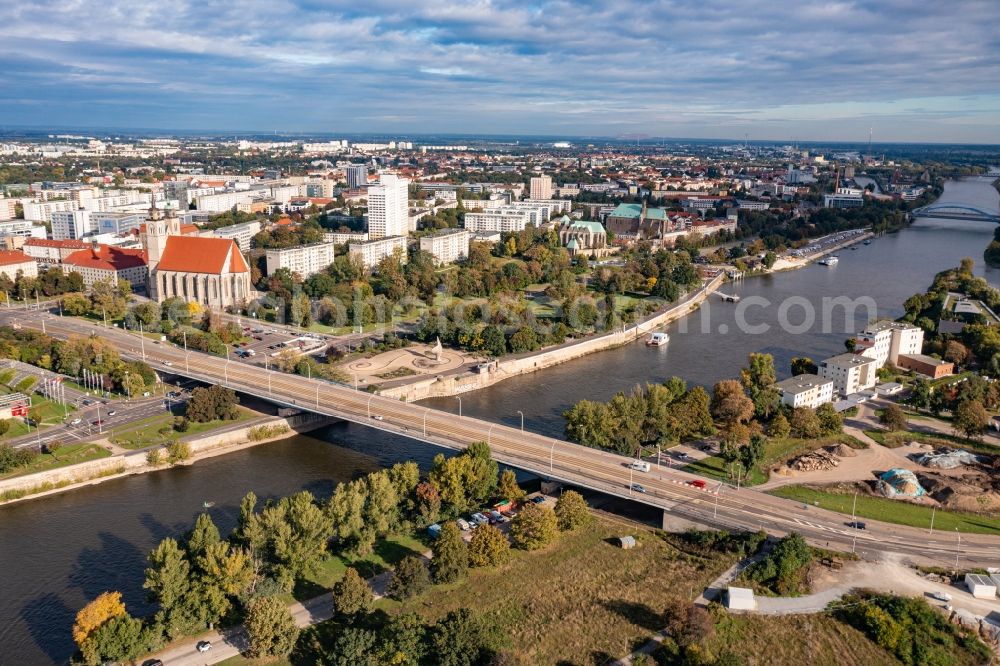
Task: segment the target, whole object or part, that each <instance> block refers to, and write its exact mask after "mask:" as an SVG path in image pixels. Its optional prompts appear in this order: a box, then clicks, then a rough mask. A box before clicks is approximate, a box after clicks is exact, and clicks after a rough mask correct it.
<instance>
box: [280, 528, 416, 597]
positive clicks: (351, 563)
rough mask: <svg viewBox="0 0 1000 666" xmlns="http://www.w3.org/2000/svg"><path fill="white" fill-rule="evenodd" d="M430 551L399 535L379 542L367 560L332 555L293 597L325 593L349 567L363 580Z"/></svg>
mask: <svg viewBox="0 0 1000 666" xmlns="http://www.w3.org/2000/svg"><path fill="white" fill-rule="evenodd" d="M428 550H430V547H429V546H426V545H424V544H423V543H421V542H420V541H419V540H418V539H416V538H414V537H412V536H409V535H404V534H398V535H393V536H390V537H387V538H385V539H381V540H379V541H378V543H376V544H375V550H374V552H373V553H371V554H370V555H366V556H364V557H358V558H349V557H345V556H341V555H329V556H327V558H326V559H325V560H323V563H322V564H321V566H320V568H319V570H318V571H317V572H316V573H315V574H313V575H312V576H310V577H309V578H308V579H307V580H306V581H304V582H303V583H300V584H299V585H298V586H297V587H296V589H295V590H294V592H293V596H294V598H296V599H299V600H304V599H309V598H311V597H314V596H316V595H318V594H322V593H323V592H325V591H327V590H329V589H331V588H332V587H333V584H334V583H336V582H337V581H338V580H340V579H341V577H342V576H343V575H344V571H345V570H346V569H347V567H354V568H355V569H357V570H358V572H359V573H360V574H361V575H362V576H363V577H364V578H371V577H372V576H375V575H377V574H379V573H381V572H383V571H385V570H386V569H389V568H391V567H393V566H395V565H396V564H397V563H398V562H399V561H400V560H402V559H403V558H404V557H406V556H408V555H420V554H421V553H425V552H427V551H428Z"/></svg>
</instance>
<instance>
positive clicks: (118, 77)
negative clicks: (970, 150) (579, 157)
mask: <svg viewBox="0 0 1000 666" xmlns="http://www.w3.org/2000/svg"><path fill="white" fill-rule="evenodd" d="M998 18H1000V6H998V5H995V4H992V3H982V2H964V3H952V4H950V5H948V6H947V7H927V6H922V5H920V4H918V3H912V2H902V1H900V2H886V3H880V4H879V5H878V7H864V8H862V7H859V6H856V5H853V4H851V3H833V4H829V3H826V4H823V3H815V2H803V3H794V4H793V3H787V4H781V5H774V4H772V3H741V5H740V6H739V8H734V7H730V6H727V3H713V2H702V3H697V4H689V3H684V2H665V3H658V4H656V5H655V6H648V5H645V4H643V5H639V4H635V3H630V2H622V3H615V4H614V6H613V7H604V6H601V5H600V4H598V3H592V4H591V3H572V4H570V3H562V2H540V3H535V4H532V5H530V6H527V7H525V6H522V5H520V4H516V3H504V2H479V3H473V4H464V5H458V4H455V3H444V2H432V3H424V4H422V5H421V6H420V7H411V6H409V5H406V4H404V3H398V2H389V1H387V2H374V3H367V4H366V5H365V6H364V7H360V6H353V5H341V6H328V5H325V4H322V3H307V2H300V3H282V4H275V3H241V5H240V6H239V7H238V8H233V7H223V6H217V5H213V4H212V3H177V4H176V5H172V6H171V11H169V12H166V11H162V10H161V8H157V9H156V10H153V9H140V10H136V9H135V8H134V7H132V6H130V5H126V4H123V3H115V2H110V3H95V2H80V3H77V4H75V5H73V6H63V5H61V4H60V3H54V2H28V3H22V4H20V5H18V6H17V7H15V8H13V10H12V12H10V14H9V16H8V18H7V20H6V21H5V22H4V25H2V26H0V37H2V38H3V39H2V40H0V54H2V56H3V58H4V60H5V62H6V63H7V67H6V68H5V70H4V71H3V72H2V73H0V89H2V91H3V92H2V93H0V101H2V103H3V104H4V106H5V113H3V114H0V123H3V124H4V125H18V126H34V127H38V126H46V125H48V126H75V127H88V126H89V127H95V126H102V127H109V126H114V127H120V128H122V129H135V128H160V129H164V130H169V129H177V130H181V129H189V130H213V129H214V130H219V129H229V130H234V131H278V132H310V131H313V132H326V131H340V132H348V133H350V132H353V133H364V132H372V133H407V132H409V133H414V132H455V133H479V134H508V133H509V134H521V135H567V136H580V135H598V136H611V137H614V136H631V135H645V136H665V137H698V138H706V139H731V138H742V137H744V136H745V135H749V136H750V138H751V139H758V140H789V141H792V140H801V141H806V140H816V141H860V140H862V139H864V138H866V137H867V135H868V132H869V128H871V129H872V130H873V133H874V137H875V140H876V141H877V142H961V143H998V142H1000V95H997V94H995V93H994V94H990V91H993V90H997V89H998V85H1000V63H998V56H1000V42H998V39H997V37H996V35H995V34H994V32H993V30H992V26H995V25H996V22H997V19H998Z"/></svg>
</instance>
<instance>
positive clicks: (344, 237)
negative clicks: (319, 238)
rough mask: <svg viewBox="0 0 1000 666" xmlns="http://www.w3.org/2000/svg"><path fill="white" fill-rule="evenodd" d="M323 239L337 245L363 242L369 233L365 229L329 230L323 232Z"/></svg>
mask: <svg viewBox="0 0 1000 666" xmlns="http://www.w3.org/2000/svg"><path fill="white" fill-rule="evenodd" d="M323 240H324V241H326V242H327V243H334V244H336V245H343V244H344V243H362V242H364V241H366V240H368V234H367V233H366V232H364V231H327V232H324V233H323Z"/></svg>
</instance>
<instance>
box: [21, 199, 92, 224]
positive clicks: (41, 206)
mask: <svg viewBox="0 0 1000 666" xmlns="http://www.w3.org/2000/svg"><path fill="white" fill-rule="evenodd" d="M23 207H24V219H26V220H28V221H29V222H51V221H52V213H56V212H61V211H67V210H76V209H77V208H79V206H78V204H77V202H75V201H71V200H69V199H58V200H55V201H28V202H25V203H24V205H23Z"/></svg>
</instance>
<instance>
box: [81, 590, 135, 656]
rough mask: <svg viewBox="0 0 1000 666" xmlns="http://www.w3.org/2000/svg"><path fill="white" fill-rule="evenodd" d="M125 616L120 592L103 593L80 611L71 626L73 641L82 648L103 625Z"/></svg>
mask: <svg viewBox="0 0 1000 666" xmlns="http://www.w3.org/2000/svg"><path fill="white" fill-rule="evenodd" d="M122 615H125V604H124V603H123V602H122V593H121V592H103V593H101V594H100V595H99V596H98V597H97V598H96V599H94V600H93V601H91V602H90V603H89V604H87V605H86V606H84V607H83V608H81V609H80V612H78V613H77V614H76V622H75V623H74V624H73V640H74V641H76V644H77V645H79V646H81V647H82V646H83V643H84V641H86V640H87V637H88V636H90V635H91V634H92V633H93V632H94V631H96V630H97V629H99V628H100V627H101V626H102V625H103V624H104V623H106V622H108V621H109V620H112V619H114V618H116V617H119V616H122Z"/></svg>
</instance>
